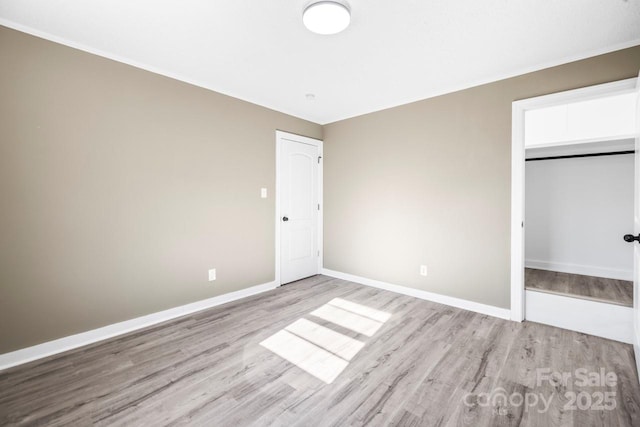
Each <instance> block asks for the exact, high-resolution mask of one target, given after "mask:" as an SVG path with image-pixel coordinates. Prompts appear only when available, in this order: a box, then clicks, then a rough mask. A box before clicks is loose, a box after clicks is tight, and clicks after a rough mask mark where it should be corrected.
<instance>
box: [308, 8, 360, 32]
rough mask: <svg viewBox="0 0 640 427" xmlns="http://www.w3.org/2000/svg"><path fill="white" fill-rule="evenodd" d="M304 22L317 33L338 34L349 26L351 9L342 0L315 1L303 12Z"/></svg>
mask: <svg viewBox="0 0 640 427" xmlns="http://www.w3.org/2000/svg"><path fill="white" fill-rule="evenodd" d="M302 22H304V26H305V27H307V29H308V30H309V31H312V32H314V33H316V34H323V35H328V34H337V33H339V32H340V31H342V30H344V29H345V28H347V27H348V26H349V22H351V11H350V10H349V6H348V5H347V3H345V2H342V1H324V0H322V1H314V2H312V3H310V4H309V5H308V6H307V7H305V9H304V12H302Z"/></svg>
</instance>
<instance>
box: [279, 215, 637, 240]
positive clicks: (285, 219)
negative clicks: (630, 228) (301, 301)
mask: <svg viewBox="0 0 640 427" xmlns="http://www.w3.org/2000/svg"><path fill="white" fill-rule="evenodd" d="M282 220H283V221H284V222H287V221H289V218H288V217H286V216H283V217H282ZM625 239H626V237H625Z"/></svg>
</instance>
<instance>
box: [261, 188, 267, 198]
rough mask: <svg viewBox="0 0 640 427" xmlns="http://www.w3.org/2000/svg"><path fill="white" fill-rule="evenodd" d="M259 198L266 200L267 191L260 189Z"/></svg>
mask: <svg viewBox="0 0 640 427" xmlns="http://www.w3.org/2000/svg"><path fill="white" fill-rule="evenodd" d="M260 197H262V198H263V199H266V198H267V189H266V188H261V189H260Z"/></svg>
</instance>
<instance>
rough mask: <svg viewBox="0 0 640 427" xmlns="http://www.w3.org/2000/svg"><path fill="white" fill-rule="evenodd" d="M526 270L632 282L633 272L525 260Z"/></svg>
mask: <svg viewBox="0 0 640 427" xmlns="http://www.w3.org/2000/svg"><path fill="white" fill-rule="evenodd" d="M524 265H525V267H527V268H535V269H538V270H549V271H557V272H559V273H571V274H581V275H584V276H593V277H604V278H607V279H617V280H629V281H631V280H633V270H622V269H616V268H607V267H597V266H592V265H581V264H569V263H562V262H552V261H540V260H535V259H527V260H525V261H524Z"/></svg>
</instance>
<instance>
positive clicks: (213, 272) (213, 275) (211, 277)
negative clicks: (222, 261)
mask: <svg viewBox="0 0 640 427" xmlns="http://www.w3.org/2000/svg"><path fill="white" fill-rule="evenodd" d="M214 280H216V269H215V268H212V269H211V270H209V281H210V282H213V281H214Z"/></svg>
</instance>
